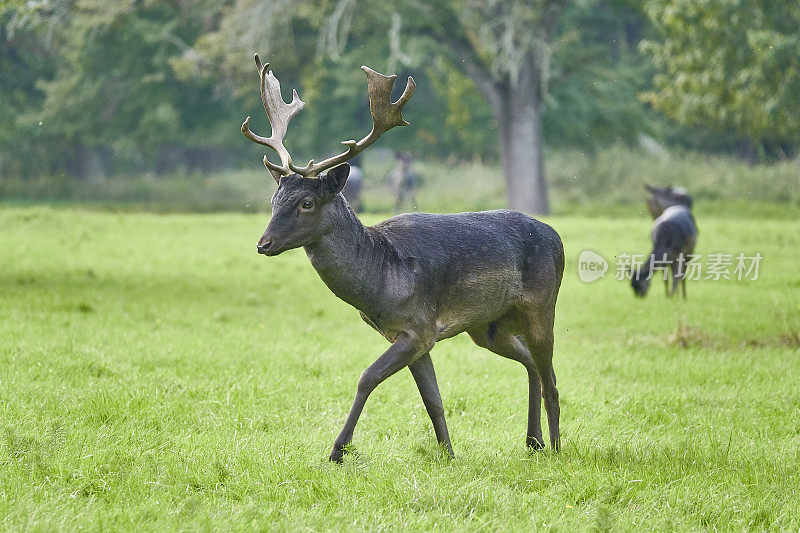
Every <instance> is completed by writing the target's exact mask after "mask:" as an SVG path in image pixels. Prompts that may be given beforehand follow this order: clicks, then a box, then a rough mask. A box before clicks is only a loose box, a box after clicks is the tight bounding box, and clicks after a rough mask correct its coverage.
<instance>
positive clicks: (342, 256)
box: [242, 55, 564, 462]
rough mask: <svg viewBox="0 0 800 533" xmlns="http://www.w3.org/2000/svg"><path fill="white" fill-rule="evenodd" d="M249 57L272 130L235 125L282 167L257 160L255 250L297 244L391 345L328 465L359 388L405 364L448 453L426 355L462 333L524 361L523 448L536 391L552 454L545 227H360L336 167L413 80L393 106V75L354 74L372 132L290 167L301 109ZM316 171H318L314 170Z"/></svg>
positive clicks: (521, 219) (378, 129)
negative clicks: (260, 189)
mask: <svg viewBox="0 0 800 533" xmlns="http://www.w3.org/2000/svg"><path fill="white" fill-rule="evenodd" d="M255 60H256V66H257V67H258V72H259V75H260V77H261V99H262V101H263V103H264V109H265V110H266V112H267V116H268V117H269V122H270V125H271V127H272V134H271V136H270V137H269V138H265V137H261V136H258V135H256V134H254V133H253V132H251V131H250V127H249V124H250V117H248V118H247V119H246V120H245V121H244V124H242V133H244V135H245V136H246V137H247V138H248V139H250V140H251V141H253V142H256V143H258V144H262V145H264V146H268V147H270V148H272V149H273V150H275V152H277V154H278V155H279V157H280V160H281V164H280V165H278V164H275V163H273V162H271V161H270V160H269V159H268V158H267V156H264V164H265V165H266V167H267V168H268V169H269V171H270V173H271V174H272V176H273V178H274V179H275V181H276V182H277V184H278V189H277V191H275V194H273V196H272V200H271V203H272V218H271V219H270V221H269V224H268V225H267V229H266V231H265V232H264V234H263V236H262V237H261V239H260V240H259V241H258V253H260V254H264V255H267V256H273V255H278V254H280V253H282V252H284V251H286V250H289V249H292V248H298V247H300V246H302V247H303V248H304V249H305V251H306V254H307V255H308V258H309V259H310V260H311V264H312V266H313V267H314V268H315V269H316V271H317V273H318V274H319V276H320V278H322V281H323V282H324V283H325V284H326V285H327V286H328V288H330V290H331V291H333V293H334V294H335V295H336V296H338V297H339V298H341V299H342V300H344V301H345V302H347V303H349V304H350V305H352V306H354V307H356V308H357V309H358V310H359V311H360V313H361V318H362V319H364V321H366V322H367V324H369V325H370V326H372V327H373V328H374V329H375V330H377V331H378V332H379V333H380V334H381V335H383V336H384V337H385V338H386V339H387V340H388V341H389V342H390V343H391V346H390V347H389V348H388V349H387V350H386V351H385V352H384V353H383V355H381V356H380V357H378V359H377V360H376V361H375V362H374V363H373V364H372V365H370V366H369V367H368V368H367V369H366V370H365V371H364V372H363V374H362V375H361V378H360V379H359V381H358V387H357V390H356V395H355V400H354V401H353V405H352V407H351V409H350V414H349V415H348V417H347V421H346V422H345V424H344V428H343V429H342V431H341V433H340V434H339V436H338V437H337V438H336V441H335V443H334V445H333V450H332V451H331V454H330V460H331V461H336V462H341V461H342V458H343V454H344V452H345V447H346V446H347V445H348V444H349V443H350V441H351V439H352V436H353V430H354V429H355V426H356V423H357V421H358V417H359V415H360V414H361V411H362V409H363V408H364V404H365V403H366V401H367V397H368V396H369V395H370V393H371V392H372V391H373V390H374V389H375V388H376V387H377V386H378V385H379V384H380V383H381V382H383V381H384V380H385V379H387V378H388V377H389V376H391V375H393V374H394V373H396V372H398V371H399V370H401V369H403V368H405V367H408V368H409V369H410V370H411V374H412V375H413V377H414V380H415V381H416V384H417V387H418V388H419V392H420V394H421V396H422V401H423V403H424V405H425V408H426V410H427V411H428V415H429V416H430V418H431V421H432V422H433V428H434V431H435V433H436V438H437V440H438V441H439V444H440V445H441V446H443V447H444V448H445V449H446V451H447V452H448V453H449V454H450V455H452V454H453V449H452V446H451V444H450V437H449V435H448V432H447V425H446V423H445V417H444V408H443V407H442V399H441V396H440V394H439V388H438V385H437V383H436V374H435V372H434V369H433V362H432V361H431V356H430V350H431V348H433V345H434V344H435V343H436V342H437V341H439V340H442V339H446V338H449V337H452V336H454V335H457V334H459V333H461V332H464V331H466V332H467V333H468V334H469V336H470V337H472V340H473V341H475V343H476V344H478V345H479V346H482V347H484V348H487V349H489V350H491V351H492V352H494V353H496V354H499V355H501V356H503V357H507V358H509V359H513V360H515V361H519V362H520V363H522V364H523V365H524V366H525V369H526V370H527V372H528V392H529V406H528V432H527V439H526V443H527V445H528V446H530V447H532V448H537V449H538V448H542V447H544V441H543V438H542V429H541V424H540V409H541V402H542V400H541V397H542V396H543V397H544V403H545V410H546V412H547V420H548V425H549V430H550V444H551V446H552V447H553V449H555V450H557V449H558V448H559V442H560V441H559V429H558V418H559V403H558V391H557V389H556V378H555V373H554V372H553V365H552V359H553V320H554V317H555V305H556V298H557V296H558V290H559V287H560V285H561V278H562V275H563V271H564V251H563V247H562V244H561V239H560V238H559V236H558V234H557V233H556V232H555V230H553V228H551V227H550V226H548V225H547V224H544V223H542V222H539V221H537V220H534V219H533V218H530V217H528V216H526V215H523V214H522V213H517V212H514V211H506V210H501V211H486V212H481V213H459V214H443V215H436V214H425V213H407V214H403V215H399V216H396V217H393V218H390V219H388V220H385V221H384V222H381V223H379V224H377V225H375V226H372V227H366V226H364V225H363V224H362V223H361V221H360V220H359V219H358V218H357V217H356V215H355V214H354V213H353V211H352V210H351V209H350V207H349V206H348V204H347V201H346V200H345V199H344V197H343V196H342V194H340V192H341V190H342V188H343V187H344V184H345V181H346V180H347V176H348V172H349V165H348V164H347V163H346V161H347V160H348V159H350V158H352V157H353V156H355V155H356V154H358V153H359V152H361V151H362V150H364V149H365V148H367V147H368V146H369V145H371V144H372V143H374V142H375V141H376V140H377V139H378V138H379V137H380V136H381V135H382V134H383V133H385V132H386V131H388V130H390V129H391V128H393V127H395V126H404V125H407V124H408V122H406V121H405V120H404V119H403V116H402V109H403V106H404V105H405V104H406V103H407V102H408V100H409V99H410V98H411V95H412V93H413V92H414V88H415V84H414V80H413V79H412V78H411V77H409V78H408V82H407V84H406V87H405V91H404V92H403V94H402V96H400V98H399V99H398V100H397V101H396V102H392V101H391V96H390V95H391V91H392V87H393V85H394V80H395V78H396V77H397V76H396V75H394V76H384V75H382V74H379V73H377V72H375V71H373V70H371V69H369V68H367V67H361V69H362V70H363V71H364V73H365V74H366V75H367V87H368V92H369V105H370V111H371V114H372V121H373V126H372V131H370V133H369V134H368V135H367V136H366V137H364V138H363V139H361V140H360V141H358V142H356V141H352V140H351V141H344V142H343V143H342V144H344V145H345V146H346V147H347V149H346V150H345V151H344V152H343V153H341V154H339V155H336V156H334V157H331V158H328V159H325V160H324V161H320V162H319V163H315V162H314V161H313V160H311V161H310V162H309V163H308V165H306V166H304V167H300V166H296V165H295V164H294V162H293V161H292V157H291V155H290V154H289V152H288V151H287V150H286V148H285V147H284V145H283V138H284V136H285V134H286V130H287V126H288V124H289V121H290V120H291V119H292V117H294V116H295V115H296V114H297V113H298V112H299V111H300V110H301V109H302V108H303V105H304V103H303V101H302V100H300V98H299V97H298V96H297V92H296V91H294V92H293V95H292V101H291V103H288V104H287V103H286V102H285V101H284V100H283V97H282V96H281V92H280V83H279V82H278V80H277V79H276V78H275V77H274V76H273V74H272V72H271V71H269V70H268V68H269V63H267V64H264V65H262V64H261V61H260V60H259V58H258V55H256V56H255ZM328 169H329V170H328ZM324 170H328V172H327V173H326V174H324V175H321V174H320V173H321V172H322V171H324Z"/></svg>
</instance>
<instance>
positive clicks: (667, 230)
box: [631, 205, 697, 298]
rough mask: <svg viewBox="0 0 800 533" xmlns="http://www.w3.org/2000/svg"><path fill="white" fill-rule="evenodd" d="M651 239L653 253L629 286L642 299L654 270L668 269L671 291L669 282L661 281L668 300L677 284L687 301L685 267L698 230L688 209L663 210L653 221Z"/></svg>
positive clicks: (673, 208) (695, 241)
mask: <svg viewBox="0 0 800 533" xmlns="http://www.w3.org/2000/svg"><path fill="white" fill-rule="evenodd" d="M650 238H651V240H652V242H653V251H652V252H651V253H650V257H649V258H648V260H647V262H646V263H645V264H644V266H643V267H642V268H640V269H639V270H637V271H635V272H634V273H633V276H632V279H631V286H632V287H633V290H634V292H635V293H636V295H637V296H641V297H644V296H645V295H646V294H647V289H648V288H649V285H650V279H651V278H652V276H653V272H654V270H656V268H658V267H661V268H665V269H666V268H669V269H670V271H671V275H672V276H671V277H672V290H670V289H669V280H668V279H666V278H665V280H664V283H665V289H666V291H667V296H672V295H673V294H675V291H676V290H677V287H678V281H680V282H681V293H682V294H683V297H684V298H686V263H687V262H688V261H689V260H690V259H691V257H690V256H691V255H692V253H693V252H694V247H695V244H696V243H697V226H696V224H695V221H694V217H693V216H692V213H691V211H689V208H688V207H686V206H684V205H672V206H669V207H667V208H666V209H664V210H663V212H662V213H661V215H660V216H659V217H658V218H656V219H655V221H653V231H652V232H651V235H650Z"/></svg>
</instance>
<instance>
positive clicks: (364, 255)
mask: <svg viewBox="0 0 800 533" xmlns="http://www.w3.org/2000/svg"><path fill="white" fill-rule="evenodd" d="M334 207H335V208H336V209H335V214H334V217H333V220H332V223H331V225H330V229H329V231H327V232H326V233H324V234H323V235H322V237H320V238H319V239H318V240H317V241H316V242H314V243H311V244H309V245H307V246H305V247H304V248H305V251H306V254H307V255H308V258H309V259H310V260H311V265H312V266H313V267H314V270H316V271H317V274H319V277H320V278H321V279H322V281H323V282H324V283H325V285H327V286H328V288H329V289H330V290H331V291H332V292H333V293H334V294H335V295H336V296H338V297H339V298H341V299H342V300H344V301H345V302H347V303H349V304H350V305H352V306H353V307H355V308H357V309H359V310H360V311H362V312H364V313H366V314H368V315H369V314H371V313H372V312H374V311H375V309H376V306H377V305H378V303H379V298H378V294H377V291H378V287H379V286H380V285H381V284H382V283H381V280H382V277H383V276H382V272H381V268H380V266H381V264H382V262H381V261H380V260H379V258H380V257H384V252H383V251H381V250H380V248H381V247H382V246H385V243H382V242H379V240H378V239H376V238H375V235H374V234H373V232H372V230H369V229H368V228H366V227H365V226H364V224H362V223H361V221H360V220H359V219H358V217H357V216H356V214H355V213H353V211H352V209H350V206H349V205H347V202H346V201H345V200H344V198H342V197H341V196H339V197H337V198H336V199H335V200H334Z"/></svg>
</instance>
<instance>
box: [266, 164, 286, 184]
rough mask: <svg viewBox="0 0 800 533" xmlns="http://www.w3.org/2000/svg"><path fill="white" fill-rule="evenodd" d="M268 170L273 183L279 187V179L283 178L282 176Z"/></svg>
mask: <svg viewBox="0 0 800 533" xmlns="http://www.w3.org/2000/svg"><path fill="white" fill-rule="evenodd" d="M268 170H269V173H270V174H272V179H274V180H275V183H277V184H278V185H280V184H281V178H282V177H283V174H281V173H280V172H276V171H274V170H272V169H271V168H270V169H268Z"/></svg>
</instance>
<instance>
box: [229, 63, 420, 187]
mask: <svg viewBox="0 0 800 533" xmlns="http://www.w3.org/2000/svg"><path fill="white" fill-rule="evenodd" d="M255 60H256V66H257V67H258V71H259V75H260V76H261V101H262V102H263V103H264V110H265V111H266V112H267V117H268V118H269V123H270V126H271V127H272V135H270V137H269V138H268V139H267V138H264V137H261V136H259V135H256V134H255V133H253V132H252V131H250V117H247V118H246V119H245V121H244V124H242V133H244V135H245V137H247V138H248V139H250V140H251V141H253V142H255V143H258V144H262V145H264V146H269V147H270V148H272V149H273V150H275V151H276V152H277V153H278V156H279V157H280V158H281V165H276V164H274V163H272V162H271V161H270V160H269V158H267V156H264V165H266V166H267V168H268V169H270V170H271V171H273V172H275V173H278V174H280V175H282V176H288V175H289V174H291V173H295V174H300V175H301V176H304V177H306V178H313V177H315V176H317V175H319V173H320V172H322V171H323V170H327V169H329V168H333V167H335V166H337V165H340V164H342V163H344V162H345V161H347V160H348V159H352V158H353V157H355V156H356V155H357V154H359V153H361V152H362V151H363V150H364V149H366V148H367V147H368V146H369V145H371V144H372V143H374V142H375V141H377V140H378V138H379V137H380V136H381V135H383V134H384V133H385V132H387V131H389V130H390V129H392V128H394V127H395V126H408V122H406V120H405V119H404V118H403V106H404V105H406V103H407V102H408V101H409V99H411V95H412V94H414V89H415V88H416V86H417V85H416V83H414V78H412V77H411V76H409V77H408V81H407V82H406V88H405V90H404V91H403V94H402V95H401V96H400V98H398V99H397V101H396V102H392V101H391V94H392V87H393V86H394V80H396V79H397V75H396V74H393V75H392V76H384V75H383V74H380V73H378V72H375V71H374V70H372V69H371V68H369V67H361V70H363V71H364V73H365V74H366V75H367V89H368V92H369V110H370V113H371V114H372V130H371V131H370V132H369V134H367V136H366V137H364V138H363V139H361V140H360V141H358V142H356V141H353V140H350V141H342V144H343V145H345V146H347V150H346V151H344V152H342V153H341V154H339V155H336V156H333V157H329V158H328V159H325V160H323V161H320V162H319V163H314V160H313V159H312V160H311V161H309V162H308V165H306V166H304V167H298V166H296V165H295V164H294V163H292V156H291V155H290V154H289V151H288V150H286V148H285V147H284V146H283V138H284V137H285V136H286V128H287V125H288V124H289V121H290V120H291V119H292V118H293V117H294V116H295V115H296V114H297V113H298V112H299V111H300V110H301V109H303V106H304V105H305V104H304V103H303V101H302V100H300V97H298V96H297V91H292V102H291V103H289V104H287V103H286V102H284V101H283V97H282V96H281V85H280V82H279V81H278V80H277V78H275V76H273V75H272V72H271V71H269V72H268V70H267V69H269V63H266V64H265V65H263V66H262V65H261V60H260V59H259V57H258V54H256V55H255Z"/></svg>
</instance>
